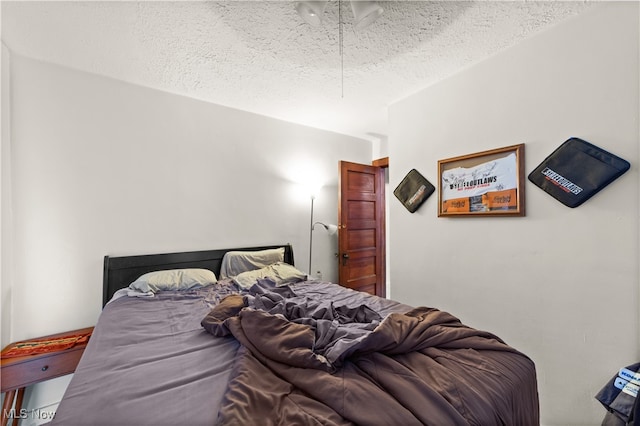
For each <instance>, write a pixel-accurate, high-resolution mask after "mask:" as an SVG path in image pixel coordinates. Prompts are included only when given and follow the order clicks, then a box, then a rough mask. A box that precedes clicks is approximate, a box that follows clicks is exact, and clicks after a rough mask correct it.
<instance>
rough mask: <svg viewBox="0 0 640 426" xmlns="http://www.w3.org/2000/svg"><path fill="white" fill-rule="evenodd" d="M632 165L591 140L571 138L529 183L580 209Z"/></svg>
mask: <svg viewBox="0 0 640 426" xmlns="http://www.w3.org/2000/svg"><path fill="white" fill-rule="evenodd" d="M629 167H630V165H629V162H627V161H625V160H623V159H622V158H620V157H618V156H616V155H613V154H611V153H610V152H607V151H605V150H603V149H602V148H599V147H597V146H595V145H593V144H591V143H589V142H587V141H584V140H582V139H579V138H570V139H568V140H567V141H565V142H564V143H563V144H562V145H560V146H559V147H558V148H557V149H556V150H555V151H553V152H552V153H551V155H549V156H548V157H547V158H545V159H544V161H543V162H542V163H540V165H539V166H538V167H536V169H535V170H534V171H532V172H531V173H530V174H529V180H530V181H531V182H533V183H534V184H535V185H537V186H538V187H540V188H541V189H542V190H544V191H545V192H547V193H548V194H549V195H551V196H552V197H553V198H555V199H556V200H558V201H560V202H561V203H562V204H564V205H565V206H568V207H572V208H573V207H578V206H579V205H580V204H582V203H584V202H585V201H587V200H588V199H589V198H591V197H593V196H594V195H595V194H596V193H597V192H599V191H600V190H602V189H603V188H604V187H605V186H607V185H609V184H610V183H611V182H613V181H614V180H616V179H617V178H618V177H620V176H621V175H622V174H624V172H626V171H627V170H629Z"/></svg>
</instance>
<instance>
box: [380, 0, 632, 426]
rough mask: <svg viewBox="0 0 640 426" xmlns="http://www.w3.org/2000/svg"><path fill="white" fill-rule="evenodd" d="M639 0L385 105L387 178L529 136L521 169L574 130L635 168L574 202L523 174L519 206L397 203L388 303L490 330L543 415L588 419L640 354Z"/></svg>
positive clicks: (556, 421) (587, 16) (602, 8)
mask: <svg viewBox="0 0 640 426" xmlns="http://www.w3.org/2000/svg"><path fill="white" fill-rule="evenodd" d="M639 18H640V15H639V4H638V3H637V2H625V3H602V4H598V5H596V6H595V7H594V8H593V9H591V10H589V11H587V12H585V13H584V14H583V15H580V16H578V17H575V18H572V19H570V20H569V21H566V22H565V23H562V24H560V25H559V26H556V27H554V28H551V29H550V30H548V31H546V32H544V33H542V34H539V35H538V36H536V37H534V38H532V39H530V40H527V41H525V42H523V43H521V44H519V45H517V46H515V47H512V48H510V49H508V50H507V51H505V52H503V53H501V54H499V55H497V56H494V57H492V58H490V59H488V60H486V61H484V62H482V63H480V64H477V65H475V66H473V67H470V68H469V69H467V70H465V71H463V72H461V73H459V74H458V75H456V76H453V77H451V78H449V79H447V80H444V81H442V82H440V83H438V84H436V85H434V86H432V87H429V88H427V89H425V90H424V91H422V92H419V93H417V94H415V95H413V96H411V97H408V98H406V99H404V100H402V101H399V102H397V103H396V104H394V105H393V106H392V107H391V109H390V126H391V131H390V135H389V151H390V152H389V154H390V158H391V159H392V167H391V169H390V172H391V177H390V186H391V187H392V188H393V187H395V186H396V185H397V184H398V183H399V182H400V180H401V179H402V178H403V176H404V175H405V174H406V173H407V172H408V171H409V170H410V169H411V168H417V169H418V170H419V171H420V172H422V173H423V174H424V175H425V176H426V177H427V178H428V179H429V180H431V181H432V182H433V183H434V184H437V161H438V160H439V159H445V158H450V157H455V156H458V155H464V154H469V153H473V152H479V151H483V150H487V149H492V148H499V147H503V146H508V145H514V144H518V143H525V158H526V173H527V174H528V173H530V172H531V171H532V170H533V169H534V168H535V167H536V166H537V165H538V164H539V163H540V162H541V161H542V160H543V159H544V158H545V157H546V156H547V155H548V154H550V153H551V152H552V151H553V150H554V149H555V148H556V147H558V146H559V145H560V144H561V143H562V142H564V141H565V140H566V139H568V138H569V137H571V136H577V137H581V138H583V139H586V140H588V141H590V142H592V143H593V144H596V145H599V146H601V147H603V148H605V149H608V150H609V151H612V152H613V153H615V154H617V155H619V156H621V157H622V158H625V159H626V160H628V161H629V162H630V163H631V169H630V171H628V172H627V173H626V174H625V175H623V176H622V177H621V178H620V179H618V180H617V181H615V182H614V183H613V184H611V185H610V186H609V187H607V188H606V189H605V190H604V191H602V192H600V193H599V194H597V195H596V196H595V197H594V198H592V199H591V200H589V201H587V202H586V203H585V204H583V205H582V206H580V207H578V208H576V209H570V208H567V207H565V206H564V205H562V204H560V203H559V202H558V201H556V200H555V199H553V198H551V197H550V196H548V195H547V194H546V193H544V192H543V191H542V190H540V189H539V188H537V187H536V186H534V185H533V184H531V183H530V182H528V181H527V182H526V185H525V193H526V209H527V214H526V217H523V218H517V217H516V218H453V219H452V218H438V217H437V192H436V193H435V194H434V196H432V197H431V198H429V199H428V200H427V202H426V203H425V205H423V206H422V208H421V209H420V210H419V211H418V212H417V213H415V214H413V215H411V214H409V213H408V212H407V211H406V210H405V209H404V208H403V207H402V206H401V205H400V203H398V202H397V201H396V200H394V201H392V203H391V206H390V207H391V209H390V210H391V219H390V227H391V229H390V235H391V242H390V244H391V248H392V253H391V270H390V273H391V286H392V293H393V296H394V298H395V299H398V300H400V301H403V302H408V303H412V304H420V305H427V306H435V307H438V308H441V309H443V310H447V311H450V312H451V313H453V314H455V315H457V316H459V317H460V318H461V320H462V321H463V322H464V323H466V324H468V325H470V326H473V327H476V328H481V329H486V330H489V331H492V332H495V333H496V334H497V335H498V336H500V337H502V338H503V339H505V340H506V341H507V343H509V344H511V345H513V346H515V347H516V348H518V349H520V350H522V351H523V352H525V353H526V354H528V355H529V356H531V358H532V359H533V360H534V361H535V363H536V365H537V371H538V384H539V392H540V402H541V414H542V422H543V424H548V425H552V424H553V425H569V424H576V425H577V424H580V425H589V424H592V425H596V424H599V422H600V421H601V420H602V417H603V415H604V413H605V411H604V410H603V408H602V407H601V406H600V405H599V404H598V403H597V401H596V400H595V399H594V395H595V394H596V392H597V391H598V390H599V389H600V388H601V387H602V386H603V385H604V384H605V383H606V381H607V380H608V379H609V378H610V377H612V375H613V374H614V373H615V372H616V371H617V370H618V369H619V368H620V367H622V366H625V365H628V364H631V363H633V362H637V361H638V359H640V347H639V335H640V327H639V323H638V311H639V309H638V306H639V278H638V258H639V255H640V252H639V249H638V242H639V235H640V234H639V229H638V228H639V227H638V219H639V212H640V210H639V206H638V199H639V178H638V166H639V164H640V162H639V145H640V134H639V133H640V130H639V124H638V120H639V116H640V109H639V106H638V105H639V82H638V80H639V75H640V74H639V67H638V62H639V59H638V56H639V43H638V39H639V34H638V27H639V24H638V21H639Z"/></svg>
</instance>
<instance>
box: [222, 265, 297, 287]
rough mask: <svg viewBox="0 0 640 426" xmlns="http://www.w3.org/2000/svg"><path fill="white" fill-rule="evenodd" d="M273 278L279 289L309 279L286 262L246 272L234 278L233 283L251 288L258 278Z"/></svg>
mask: <svg viewBox="0 0 640 426" xmlns="http://www.w3.org/2000/svg"><path fill="white" fill-rule="evenodd" d="M267 277H269V278H271V279H273V280H274V281H275V283H276V285H277V286H278V287H281V286H284V285H287V284H291V283H297V282H299V281H304V280H306V279H307V274H305V273H304V272H300V271H299V270H297V269H296V268H295V267H293V266H291V265H289V264H288V263H284V262H277V263H274V264H272V265H269V266H266V267H264V268H260V269H255V270H253V271H246V272H243V273H241V274H238V275H236V276H235V277H233V281H234V282H235V283H236V284H238V285H239V286H240V287H244V288H249V287H251V286H252V285H254V284H255V283H256V281H257V280H258V278H267Z"/></svg>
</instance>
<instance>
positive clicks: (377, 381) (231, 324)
mask: <svg viewBox="0 0 640 426" xmlns="http://www.w3.org/2000/svg"><path fill="white" fill-rule="evenodd" d="M310 296H311V297H310ZM400 307H401V306H400V305H398V306H395V307H394V308H396V309H398V308H400ZM202 325H203V326H204V327H205V329H207V330H208V331H209V332H210V333H211V334H214V335H216V336H225V335H233V336H234V337H235V338H236V339H237V340H238V341H239V342H240V344H241V345H242V346H241V349H240V350H239V352H238V357H237V359H236V362H235V365H234V367H233V370H232V372H231V378H230V381H229V386H228V389H227V391H226V392H225V395H224V397H223V400H222V402H221V407H220V413H219V417H218V421H217V423H218V424H222V425H246V424H261V425H290V424H305V425H308V424H309V425H310V424H318V425H343V424H361V425H413V424H416V425H419V424H424V425H438V426H441V425H483V426H489V425H522V426H526V425H537V424H538V423H539V414H538V396H537V385H536V375H535V367H534V364H533V362H532V361H531V360H530V359H529V358H527V357H526V356H525V355H523V354H521V353H519V352H518V351H516V350H515V349H513V348H511V347H509V346H508V345H506V344H505V343H504V342H502V341H501V340H500V339H499V338H497V337H496V336H494V335H492V334H490V333H487V332H483V331H479V330H475V329H472V328H470V327H467V326H465V325H463V324H461V323H460V321H459V320H458V319H457V318H455V317H454V316H452V315H450V314H448V313H446V312H442V311H439V310H437V309H433V308H416V309H411V310H408V311H407V312H404V313H399V312H392V313H389V314H388V315H385V316H384V318H383V316H381V315H380V314H379V313H378V312H377V311H376V309H373V308H371V307H369V306H367V305H366V304H363V305H357V306H355V305H350V306H348V307H346V306H344V305H340V306H337V305H336V304H334V303H333V302H331V301H330V300H327V299H315V298H313V297H312V295H310V294H309V292H305V293H304V294H298V293H296V292H295V291H294V290H292V289H291V288H289V287H282V288H275V287H274V286H273V285H272V283H270V282H269V280H264V281H260V282H259V283H258V284H257V285H256V286H254V287H253V288H252V290H251V295H249V296H244V297H232V298H229V299H226V300H224V301H223V303H221V304H220V305H219V306H218V307H216V308H214V309H213V310H212V311H211V312H210V314H209V315H207V317H206V318H205V319H204V320H203V322H202Z"/></svg>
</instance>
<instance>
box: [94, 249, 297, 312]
mask: <svg viewBox="0 0 640 426" xmlns="http://www.w3.org/2000/svg"><path fill="white" fill-rule="evenodd" d="M278 247H284V261H285V262H287V263H288V264H290V265H294V261H293V248H292V247H291V245H290V244H281V245H276V246H263V247H242V248H229V249H217V250H203V251H187V252H181V253H163V254H145V255H137V256H121V257H110V256H105V257H104V274H103V283H102V286H103V293H102V306H104V305H106V304H107V302H108V301H109V300H111V297H112V296H113V294H114V293H115V292H116V291H117V290H119V289H121V288H125V287H128V286H129V284H131V283H132V282H134V281H135V280H136V278H138V277H139V276H140V275H142V274H146V273H147V272H153V271H160V270H165V269H183V268H203V269H209V270H210V271H213V272H214V273H215V274H216V277H218V276H220V265H221V264H222V258H223V257H224V254H225V253H226V252H228V251H256V250H266V249H273V248H278Z"/></svg>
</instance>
